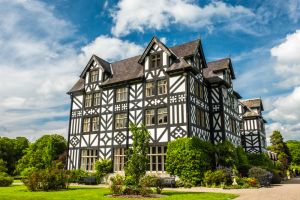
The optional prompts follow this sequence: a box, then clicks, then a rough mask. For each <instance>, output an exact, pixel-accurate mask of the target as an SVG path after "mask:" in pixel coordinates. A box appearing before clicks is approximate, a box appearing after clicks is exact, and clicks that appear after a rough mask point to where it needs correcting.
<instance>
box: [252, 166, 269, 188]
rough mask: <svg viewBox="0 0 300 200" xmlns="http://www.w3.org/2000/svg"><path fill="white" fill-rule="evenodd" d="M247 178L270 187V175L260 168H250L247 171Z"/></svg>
mask: <svg viewBox="0 0 300 200" xmlns="http://www.w3.org/2000/svg"><path fill="white" fill-rule="evenodd" d="M249 177H251V178H255V179H257V180H258V181H259V183H260V184H261V185H267V186H268V185H270V183H271V179H272V174H271V173H270V172H268V171H267V170H265V169H263V168H260V167H252V168H251V169H250V170H249Z"/></svg>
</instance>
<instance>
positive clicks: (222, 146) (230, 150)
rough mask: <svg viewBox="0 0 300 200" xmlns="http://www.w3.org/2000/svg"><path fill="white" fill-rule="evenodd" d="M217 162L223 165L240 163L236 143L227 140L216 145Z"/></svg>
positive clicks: (231, 165)
mask: <svg viewBox="0 0 300 200" xmlns="http://www.w3.org/2000/svg"><path fill="white" fill-rule="evenodd" d="M216 154H217V163H218V165H219V166H222V167H233V166H235V165H236V164H238V162H237V161H238V157H237V152H236V148H235V147H234V145H233V144H232V143H231V142H230V141H228V140H225V141H223V142H222V143H219V144H217V145H216Z"/></svg>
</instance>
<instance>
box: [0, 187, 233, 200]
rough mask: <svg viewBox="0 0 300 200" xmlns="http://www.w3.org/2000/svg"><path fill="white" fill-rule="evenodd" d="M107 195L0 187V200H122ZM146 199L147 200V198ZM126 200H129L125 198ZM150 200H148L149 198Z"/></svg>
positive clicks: (177, 199) (209, 197) (213, 198)
mask: <svg viewBox="0 0 300 200" xmlns="http://www.w3.org/2000/svg"><path fill="white" fill-rule="evenodd" d="M106 194H109V190H108V189H106V188H88V187H71V188H70V189H69V190H64V191H58V192H28V191H27V189H26V187H25V186H23V185H13V186H10V187H0V199H1V200H12V199H14V200H71V199H74V200H75V199H76V200H90V199H91V200H96V199H107V200H120V199H123V200H124V198H111V197H105V195H106ZM163 194H164V195H167V197H164V198H159V199H162V200H163V199H168V200H182V199H188V200H196V199H197V200H201V199H205V200H229V199H234V198H235V197H237V195H234V194H221V193H202V192H199V193H186V192H168V191H166V192H163ZM147 199H148V198H147ZM126 200H129V199H128V198H126ZM135 200H136V199H135ZM149 200H150V198H149Z"/></svg>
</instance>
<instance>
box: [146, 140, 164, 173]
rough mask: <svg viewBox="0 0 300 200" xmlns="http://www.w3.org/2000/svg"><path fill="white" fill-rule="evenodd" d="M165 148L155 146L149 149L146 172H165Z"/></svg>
mask: <svg viewBox="0 0 300 200" xmlns="http://www.w3.org/2000/svg"><path fill="white" fill-rule="evenodd" d="M166 152H167V147H166V146H155V147H149V154H148V156H149V164H148V170H149V171H152V172H163V171H165V161H166Z"/></svg>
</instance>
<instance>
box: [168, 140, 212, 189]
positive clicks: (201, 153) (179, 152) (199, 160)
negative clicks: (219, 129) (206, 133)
mask: <svg viewBox="0 0 300 200" xmlns="http://www.w3.org/2000/svg"><path fill="white" fill-rule="evenodd" d="M213 151H214V150H213V146H212V144H211V143H210V142H206V141H202V140H201V139H199V138H197V137H193V138H179V139H176V140H174V141H172V142H169V143H168V148H167V159H166V164H165V166H166V171H167V172H168V173H170V174H171V175H177V176H179V178H180V179H181V180H182V181H184V182H186V183H192V184H193V185H197V184H199V183H200V182H201V181H202V179H203V176H204V172H205V171H207V170H208V169H210V168H211V163H212V157H213Z"/></svg>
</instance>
